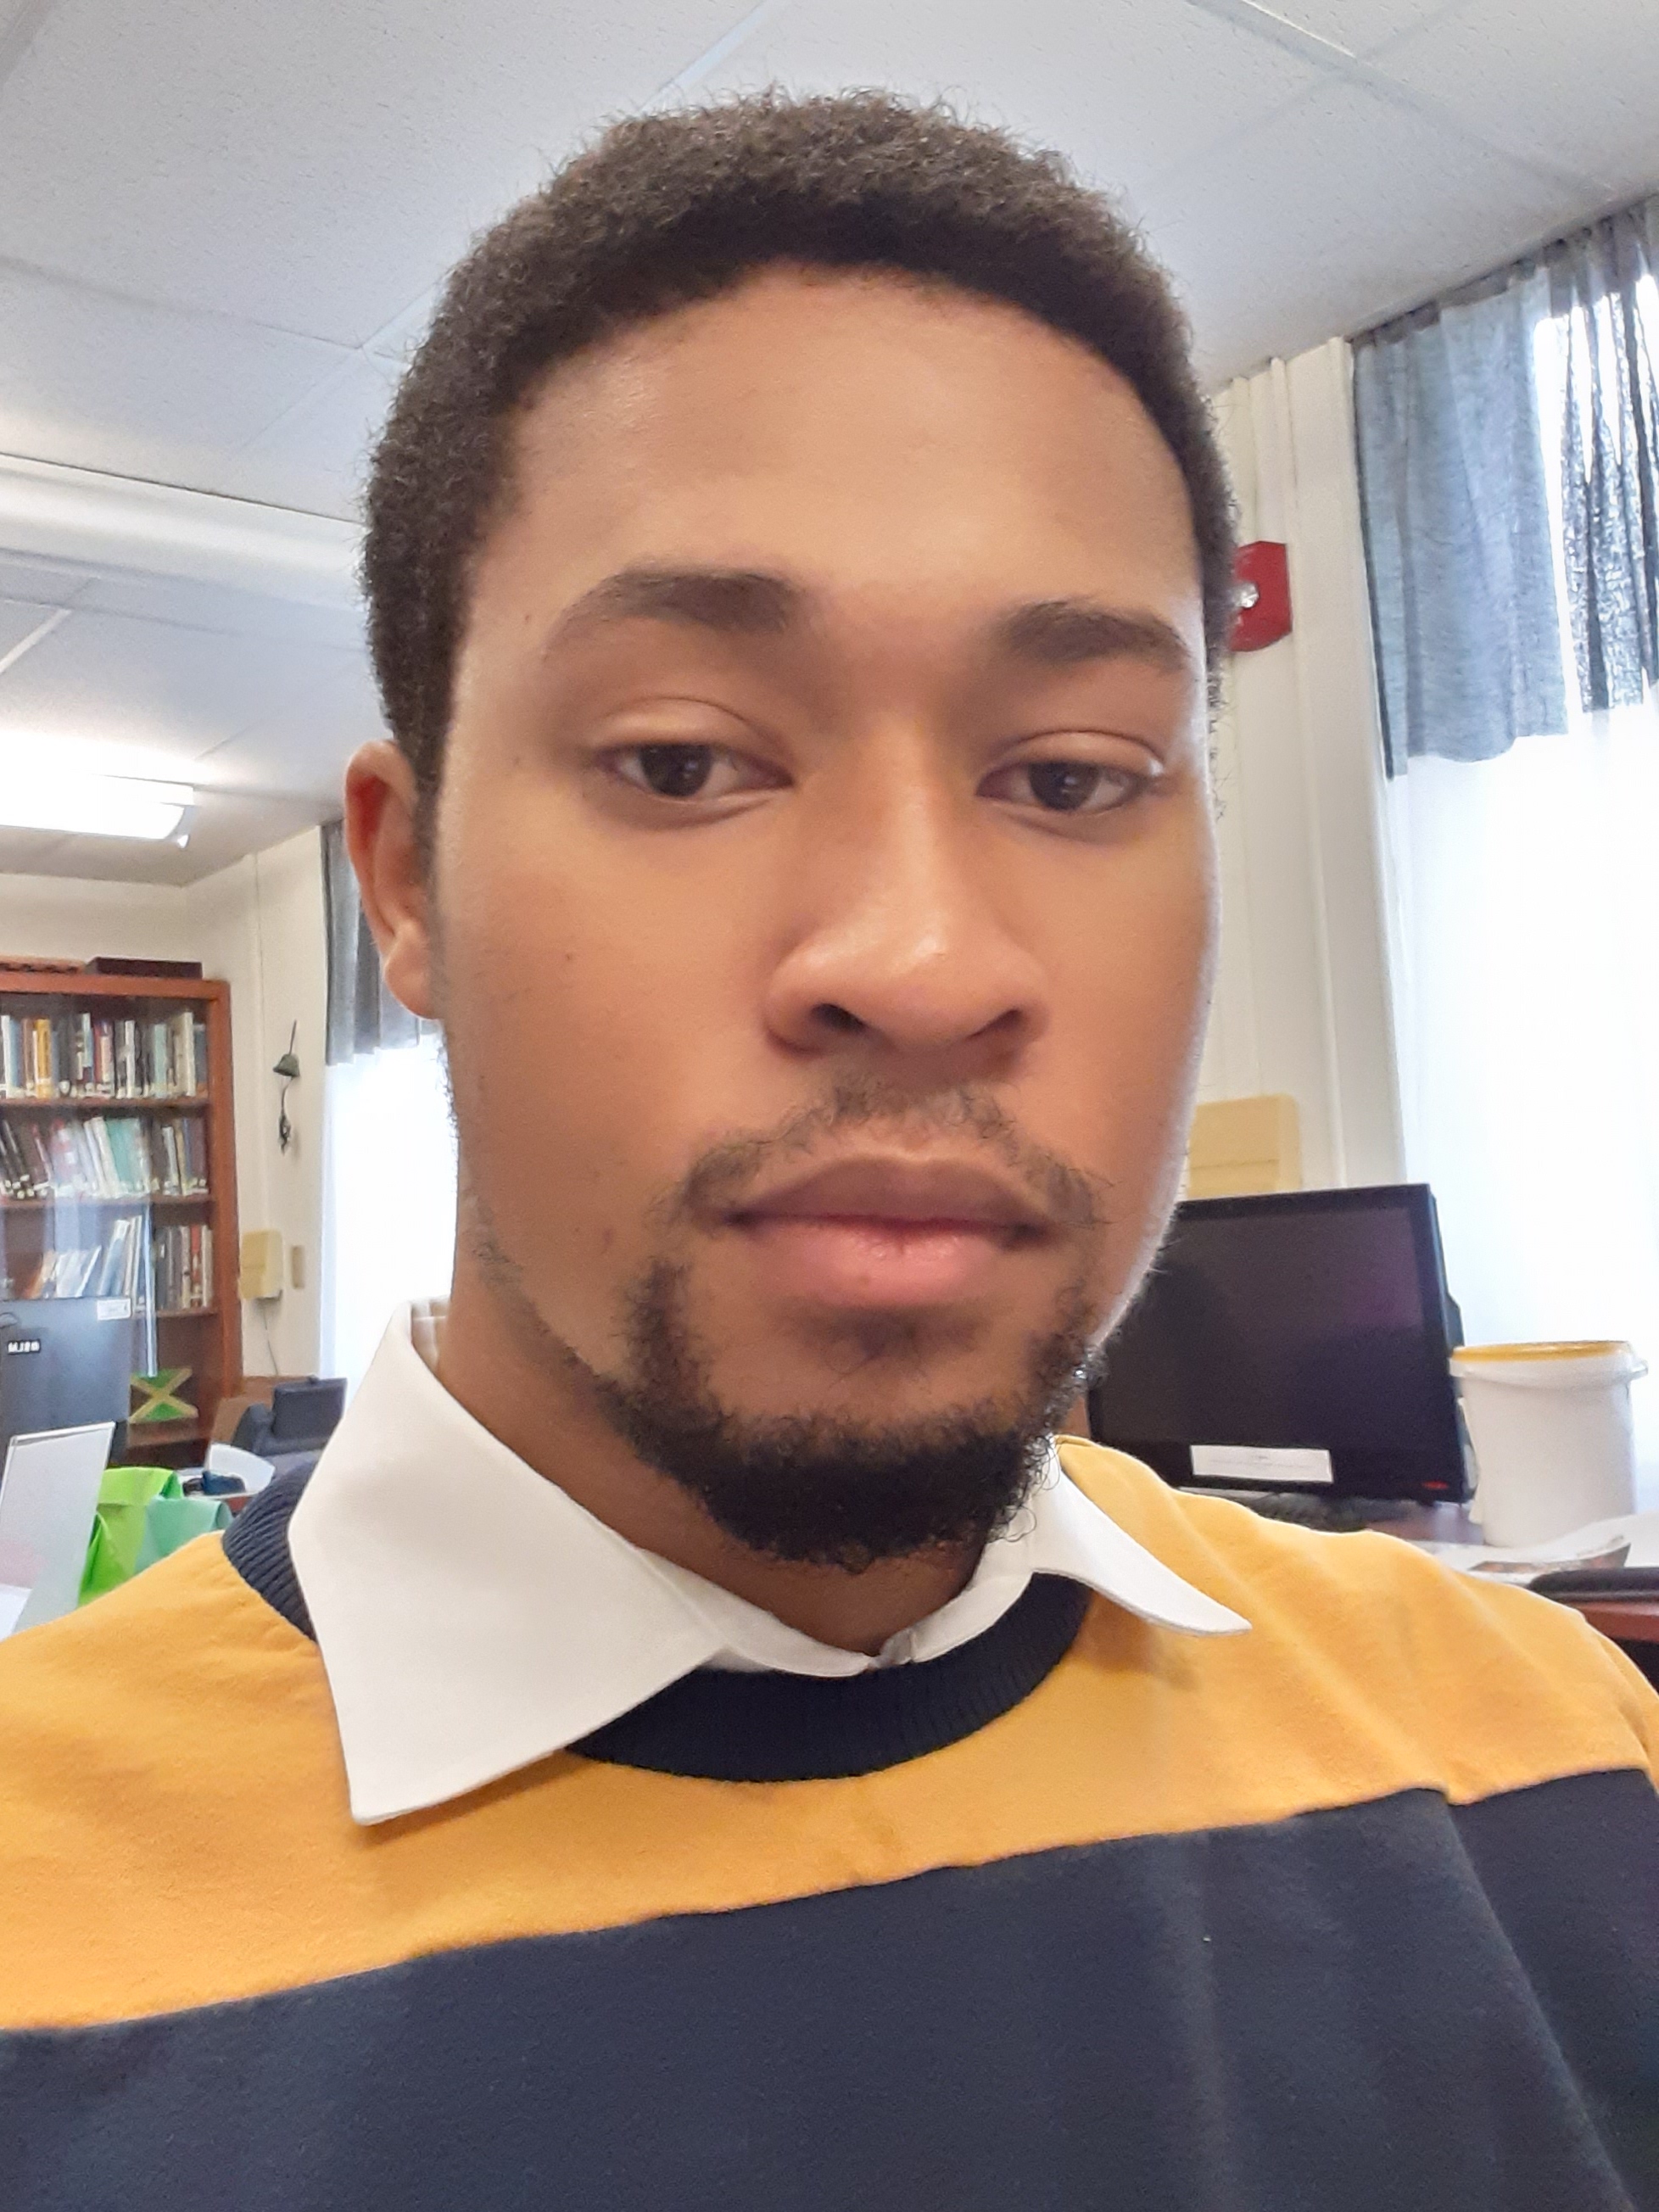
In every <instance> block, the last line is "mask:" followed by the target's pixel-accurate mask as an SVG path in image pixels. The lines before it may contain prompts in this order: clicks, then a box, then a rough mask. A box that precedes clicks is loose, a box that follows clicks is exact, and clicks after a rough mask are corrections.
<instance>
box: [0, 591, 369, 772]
mask: <svg viewBox="0 0 1659 2212" xmlns="http://www.w3.org/2000/svg"><path fill="white" fill-rule="evenodd" d="M349 658H350V656H349V655H346V654H343V653H340V652H339V651H338V650H337V648H335V647H327V646H319V645H311V644H305V643H301V642H297V641H292V640H276V639H267V638H257V637H249V636H240V637H234V636H228V635H224V634H223V633H222V632H217V631H213V630H202V629H184V628H182V627H180V626H179V625H176V624H174V623H162V622H143V621H139V620H137V619H135V618H134V617H131V616H125V615H106V614H90V613H82V612H79V611H77V612H76V613H73V614H71V615H70V618H69V620H68V621H67V622H65V623H60V624H59V626H58V629H55V630H53V631H52V634H51V635H50V636H49V637H45V638H43V639H42V640H41V641H40V644H39V645H37V646H35V647H32V648H31V650H30V651H29V652H28V653H25V654H24V656H23V658H22V659H21V660H20V661H18V662H17V663H16V664H15V665H14V666H13V667H11V668H9V669H6V670H5V671H3V672H0V745H3V744H5V743H7V742H15V741H16V740H17V739H19V738H27V739H29V740H35V739H41V738H45V739H46V740H48V741H50V740H53V739H56V740H58V741H59V742H61V743H63V744H66V745H73V746H75V747H76V748H77V749H79V748H82V747H93V748H97V749H99V750H100V751H101V750H103V749H110V750H112V751H118V752H119V753H121V755H122V756H123V759H124V761H125V763H126V764H128V765H130V766H131V770H132V772H133V773H135V774H143V773H144V772H145V769H144V768H143V767H139V766H137V759H138V758H139V757H142V758H143V760H144V761H145V762H147V763H148V762H154V763H157V764H158V765H157V766H156V768H155V770H154V772H155V773H166V772H169V770H170V772H172V773H173V774H182V773H184V772H185V771H186V769H187V768H188V765H189V763H191V762H192V761H194V760H195V759H196V758H197V757H199V756H200V755H201V754H203V753H204V752H206V751H208V750H210V748H211V747H213V746H215V745H217V744H222V743H223V741H224V740H225V739H226V738H231V737H234V736H235V735H236V734H237V733H238V732H240V731H242V730H245V729H247V728H248V727H250V726H252V724H254V723H255V722H258V721H259V720H263V719H264V718H267V717H269V716H270V714H271V713H272V712H273V710H274V708H275V707H276V705H278V704H280V703H282V702H286V701H287V700H289V699H290V698H293V697H294V696H296V695H297V694H299V693H300V692H301V691H302V690H307V689H308V688H311V687H313V686H315V685H317V684H320V683H321V682H322V681H323V679H324V678H325V677H326V676H329V675H331V674H332V673H333V672H334V671H335V670H336V669H337V668H338V667H339V665H341V663H342V662H343V660H346V659H349ZM89 764H90V763H89ZM109 764H110V765H112V766H116V765H119V764H121V763H118V762H117V761H115V760H112V761H111V763H109Z"/></svg>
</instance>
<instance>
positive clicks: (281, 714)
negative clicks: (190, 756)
mask: <svg viewBox="0 0 1659 2212" xmlns="http://www.w3.org/2000/svg"><path fill="white" fill-rule="evenodd" d="M385 736H386V725H385V723H384V722H383V721H382V720H381V718H380V699H379V696H378V695H377V694H376V692H375V689H374V676H373V674H372V673H371V671H370V669H369V665H368V657H367V656H366V655H362V656H358V657H357V658H356V659H352V660H350V661H349V662H346V663H344V664H343V665H341V666H340V667H338V668H337V669H335V670H332V671H330V673H329V674H328V675H327V676H325V678H323V680H322V681H321V682H320V683H319V684H313V685H312V686H311V687H309V688H308V689H307V690H306V691H305V692H304V693H303V695H301V696H298V697H296V698H293V699H290V700H289V702H287V703H286V704H285V705H283V707H282V708H279V709H278V710H277V711H276V713H275V714H270V715H268V716H267V717H266V718H265V719H264V720H262V721H260V722H258V723H257V724H256V725H255V726H253V727H252V729H250V730H246V731H245V732H243V733H242V734H241V735H240V737H238V738H234V739H233V740H231V742H230V743H228V744H224V745H221V746H220V747H219V748H218V749H217V750H216V751H214V752H213V753H212V754H210V756H209V757H207V759H205V760H204V761H203V762H202V763H201V773H202V777H203V781H204V783H207V784H211V785H215V786H217V787H221V788H228V789H231V790H236V789H244V790H256V791H281V792H285V793H295V794H296V795H303V796H305V797H307V798H309V799H315V800H317V801H318V802H319V803H323V804H326V805H330V806H331V807H333V808H335V809H336V810H337V809H338V806H339V803H340V793H341V781H342V778H343V775H344V774H345V764H346V763H347V762H348V761H349V759H350V757H351V756H352V754H353V753H354V752H355V751H356V750H357V747H358V746H359V745H361V744H367V743H368V740H369V739H370V738H383V737H385Z"/></svg>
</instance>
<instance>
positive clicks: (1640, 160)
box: [1378, 0, 1659, 197]
mask: <svg viewBox="0 0 1659 2212" xmlns="http://www.w3.org/2000/svg"><path fill="white" fill-rule="evenodd" d="M1378 67H1379V68H1380V69H1381V70H1383V74H1384V75H1385V76H1388V77H1389V78H1391V79H1392V80H1394V81H1395V82H1397V83H1399V84H1401V85H1403V86H1405V87H1407V88H1408V89H1409V90H1411V91H1413V92H1414V93H1417V94H1422V95H1423V96H1425V98H1432V99H1434V100H1437V101H1438V102H1440V103H1441V104H1442V105H1443V106H1444V107H1445V108H1447V109H1448V110H1449V111H1450V112H1453V113H1455V114H1456V115H1458V116H1460V117H1462V118H1465V119H1466V120H1467V121H1468V123H1469V124H1470V125H1472V126H1473V127H1474V128H1476V129H1478V130H1479V131H1481V132H1482V133H1483V135H1484V136H1486V137H1487V138H1488V139H1490V140H1492V142H1493V143H1496V144H1499V145H1504V146H1507V147H1509V148H1510V149H1511V150H1513V151H1514V152H1516V153H1517V154H1519V155H1522V156H1525V155H1527V154H1528V152H1529V151H1530V152H1533V153H1534V154H1535V155H1537V156H1539V157H1540V158H1541V159H1547V160H1548V161H1552V162H1553V163H1555V164H1557V165H1558V166H1561V167H1572V168H1576V169H1577V170H1578V171H1579V172H1580V173H1582V174H1583V175H1585V176H1587V177H1593V178H1595V179H1599V180H1600V182H1601V184H1602V185H1605V186H1606V187H1607V191H1608V192H1609V193H1610V194H1629V195H1630V196H1632V197H1634V196H1635V195H1636V194H1638V192H1642V191H1646V190H1648V189H1649V188H1650V187H1651V186H1656V185H1659V15H1656V13H1655V10H1654V7H1653V0H1571V5H1570V6H1563V5H1562V4H1560V0H1464V4H1463V5H1462V7H1461V8H1459V9H1457V11H1456V12H1455V14H1453V15H1449V16H1447V17H1446V18H1445V19H1444V20H1443V21H1440V22H1437V23H1435V24H1433V25H1431V26H1430V27H1428V28H1426V29H1425V30H1423V31H1421V32H1419V33H1417V34H1416V35H1415V36H1414V37H1413V38H1409V39H1405V40H1401V42H1400V44H1399V45H1398V46H1392V47H1390V48H1389V51H1388V52H1387V53H1386V54H1384V55H1383V56H1382V57H1381V58H1380V60H1379V63H1378Z"/></svg>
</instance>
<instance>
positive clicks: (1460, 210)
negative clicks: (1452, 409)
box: [1143, 86, 1574, 382]
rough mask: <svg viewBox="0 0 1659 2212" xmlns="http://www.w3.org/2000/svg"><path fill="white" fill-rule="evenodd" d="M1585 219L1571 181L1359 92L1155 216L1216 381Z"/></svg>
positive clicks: (1402, 303) (1240, 157) (1261, 145)
mask: <svg viewBox="0 0 1659 2212" xmlns="http://www.w3.org/2000/svg"><path fill="white" fill-rule="evenodd" d="M1310 177H1316V178H1318V179H1320V180H1321V182H1320V189H1319V191H1316V192H1313V191H1309V190H1308V189H1307V180H1308V179H1310ZM1573 212H1574V210H1573V204H1572V195H1571V188H1570V187H1566V186H1563V185H1560V184H1559V183H1557V182H1555V181H1553V180H1552V179H1546V178H1543V177H1541V176H1539V175H1537V174H1536V173H1534V172H1533V171H1531V170H1528V169H1527V168H1525V167H1522V165H1521V164H1519V163H1518V162H1515V161H1510V160H1508V159H1506V158H1505V157H1504V155H1499V154H1494V153H1492V152H1491V151H1490V150H1489V149H1486V148H1485V147H1482V146H1480V145H1477V144H1475V143H1473V142H1472V141H1470V140H1468V139H1466V138H1463V137H1461V136H1460V135H1459V134H1458V133H1457V132H1455V131H1453V130H1451V129H1449V127H1448V126H1447V125H1443V124H1441V123H1437V122H1436V121H1434V120H1432V119H1431V118H1427V117H1425V116H1423V115H1420V114H1419V113H1417V112H1414V111H1413V110H1412V109H1410V108H1408V107H1405V106H1398V105H1395V104H1394V103H1392V102H1390V101H1389V100H1383V99H1379V98H1377V97H1376V96H1375V95H1373V94H1370V93H1368V92H1366V91H1364V90H1362V89H1360V88H1358V87H1349V86H1333V87H1330V88H1326V89H1324V90H1322V92H1321V93H1320V94H1318V95H1317V96H1316V97H1315V98H1310V99H1306V100H1300V101H1298V102H1297V104H1296V106H1294V107H1292V108H1291V109H1290V110H1288V111H1287V112H1285V113H1284V114H1282V115H1280V116H1279V117H1278V118H1275V120H1274V122H1273V125H1272V126H1271V127H1270V128H1268V129H1264V130H1259V131H1252V132H1251V133H1250V134H1249V136H1248V137H1244V138H1243V139H1240V140H1238V141H1237V142H1236V143H1233V144H1232V145H1231V146H1229V147H1227V148H1226V149H1225V151H1224V152H1222V153H1219V154H1217V155H1211V156H1208V157H1206V159H1204V160H1202V161H1197V162H1194V163H1193V164H1191V165H1190V166H1189V167H1188V168H1187V169H1186V170H1185V171H1184V172H1183V173H1182V174H1181V175H1179V176H1178V177H1176V178H1171V179H1167V180H1166V181H1165V183H1164V185H1162V186H1160V187H1159V188H1158V191H1155V192H1154V193H1153V194H1152V196H1151V200H1150V204H1148V205H1146V207H1145V208H1144V210H1143V213H1144V216H1145V218H1146V228H1147V232H1148V234H1149V237H1150V239H1151V242H1152V246H1153V249H1154V251H1155V252H1158V254H1159V255H1160V256H1162V258H1164V260H1165V261H1166V262H1167V263H1168V264H1170V268H1171V269H1172V270H1173V271H1174V273H1175V276H1176V282H1177V283H1179V285H1180V286H1181V288H1182V290H1183V292H1184V293H1185V294H1186V295H1187V296H1188V300H1189V301H1190V303H1191V305H1192V308H1193V312H1194V322H1195V325H1196V329H1197V334H1198V340H1199V349H1200V365H1201V367H1202V368H1203V371H1204V373H1205V374H1206V379H1207V380H1210V381H1212V382H1219V381H1221V380H1223V379H1225V378H1226V377H1229V376H1235V375H1237V374H1240V373H1241V372H1242V371H1243V370H1245V369H1249V368H1255V366H1257V365H1258V363H1260V362H1262V361H1264V360H1266V359H1267V357H1268V356H1270V355H1273V354H1282V355H1287V356H1288V355H1291V354H1294V353H1297V352H1300V351H1301V350H1302V349H1303V348H1304V347H1305V346H1311V345H1317V344H1318V343H1321V341H1322V340H1323V339H1325V338H1328V337H1332V336H1333V335H1334V334H1336V333H1339V332H1349V331H1354V330H1357V329H1360V328H1364V327H1365V326H1367V325H1370V324H1372V323H1375V322H1380V321H1381V320H1383V318H1384V317H1385V316H1387V315H1389V314H1392V313H1395V312H1397V311H1398V310H1400V309H1401V308H1404V307H1409V306H1412V305H1413V304H1414V303H1415V302H1416V301H1419V300H1421V299H1424V298H1426V297H1427V296H1429V295H1431V294H1432V293H1434V292H1436V291H1438V290H1441V289H1443V288H1444V287H1446V286H1447V285H1449V284H1454V283H1460V282H1462V280H1463V279H1464V278H1466V277H1468V276H1475V275H1477V274H1479V273H1480V271H1482V270H1486V269H1490V268H1493V267H1495V266H1497V265H1498V264H1499V263H1501V262H1503V261H1504V260H1505V259H1506V258H1508V257H1509V256H1510V254H1512V253H1515V252H1519V251H1520V250H1521V249H1522V247H1524V246H1527V245H1528V243H1529V242H1530V241H1531V240H1534V239H1536V238H1538V237H1540V236H1541V235H1542V234H1545V233H1546V232H1547V231H1548V230H1549V228H1551V227H1552V226H1553V225H1555V224H1558V223H1560V222H1565V221H1570V220H1571V217H1572V215H1573Z"/></svg>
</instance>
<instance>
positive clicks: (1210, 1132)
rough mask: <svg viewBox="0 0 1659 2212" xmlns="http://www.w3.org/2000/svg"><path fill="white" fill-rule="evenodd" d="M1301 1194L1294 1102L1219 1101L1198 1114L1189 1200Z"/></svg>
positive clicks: (1271, 1097)
mask: <svg viewBox="0 0 1659 2212" xmlns="http://www.w3.org/2000/svg"><path fill="white" fill-rule="evenodd" d="M1300 1188H1302V1145H1301V1135H1300V1129H1299V1125H1298V1122H1297V1109H1296V1101H1295V1099H1294V1098H1291V1097H1285V1096H1283V1095H1282V1094H1268V1095H1267V1096H1264V1097H1260V1098H1215V1099H1211V1100H1210V1101H1208V1102H1207V1103H1206V1104H1204V1105H1202V1106H1200V1107H1199V1108H1198V1109H1197V1111H1196V1112H1195V1113H1194V1115H1193V1127H1192V1133H1191V1135H1190V1137H1189V1138H1188V1145H1187V1192H1186V1194H1187V1196H1188V1198H1241V1197H1252V1196H1255V1195H1256V1194H1259V1193H1261V1192H1263V1191H1273V1190H1300Z"/></svg>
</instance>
